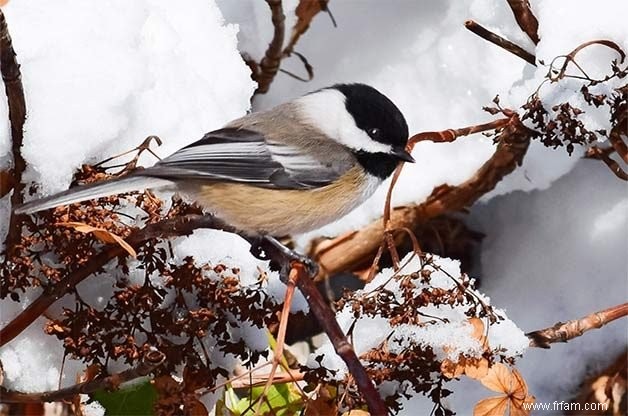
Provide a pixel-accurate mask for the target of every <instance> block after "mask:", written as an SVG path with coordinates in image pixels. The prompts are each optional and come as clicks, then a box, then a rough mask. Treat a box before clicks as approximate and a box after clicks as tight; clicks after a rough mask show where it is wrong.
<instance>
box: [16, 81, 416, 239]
mask: <svg viewBox="0 0 628 416" xmlns="http://www.w3.org/2000/svg"><path fill="white" fill-rule="evenodd" d="M407 140H408V126H407V124H406V121H405V119H404V117H403V115H402V114H401V112H400V111H399V109H398V108H397V107H396V106H395V104H393V103H392V101H390V100H389V99H388V98H387V97H386V96H384V95H383V94H381V93H380V92H379V91H377V90H376V89H375V88H372V87H370V86H368V85H364V84H338V85H334V86H332V87H329V88H324V89H321V90H318V91H315V92H313V93H310V94H307V95H305V96H303V97H300V98H297V99H295V100H293V101H290V102H288V103H285V104H281V105H279V106H277V107H275V108H273V109H271V110H268V111H261V112H257V113H252V114H248V115H246V116H244V117H242V118H239V119H237V120H234V121H232V122H231V123H229V124H227V125H226V126H225V127H224V128H222V129H220V130H216V131H212V132H210V133H207V134H206V135H205V136H204V137H203V138H202V139H201V140H199V141H197V142H195V143H192V144H190V145H188V146H186V147H184V148H183V149H181V150H179V151H177V152H176V153H174V154H173V155H171V156H169V157H167V158H165V159H163V160H161V161H159V162H158V163H157V164H156V165H154V166H152V167H150V168H146V169H142V170H138V171H136V172H133V173H131V174H129V175H127V176H124V177H121V178H116V179H112V180H109V181H104V182H100V183H95V184H89V185H84V186H79V187H76V188H72V189H70V190H68V191H65V192H61V193H59V194H56V195H52V196H49V197H46V198H42V199H38V200H35V201H32V202H29V203H27V204H24V205H21V206H19V207H17V208H16V210H15V211H16V213H32V212H36V211H41V210H45V209H48V208H53V207H56V206H59V205H67V204H71V203H75V202H80V201H85V200H89V199H96V198H100V197H105V196H109V195H114V194H119V193H125V192H131V191H137V190H142V189H147V188H151V189H156V188H160V189H166V190H172V191H175V192H179V193H181V194H183V195H185V196H187V197H188V198H190V199H191V200H193V201H196V202H198V203H199V204H201V205H202V206H203V207H204V208H205V209H207V210H208V211H211V212H213V213H215V214H216V215H217V216H218V217H219V218H221V219H222V220H223V221H225V222H227V223H228V224H230V225H232V226H234V227H236V228H237V229H239V230H241V231H243V232H244V233H247V234H250V235H275V236H284V235H288V234H293V233H301V232H305V231H309V230H312V229H315V228H318V227H321V226H323V225H325V224H327V223H330V222H332V221H334V220H336V219H338V218H340V217H342V216H344V215H345V214H347V213H349V212H350V211H351V210H353V209H354V208H355V207H356V206H358V205H359V204H360V203H362V202H363V201H364V200H365V199H367V198H368V197H369V196H371V194H373V192H374V191H375V189H376V188H377V187H378V186H379V185H380V184H381V183H382V181H384V180H385V179H386V178H388V177H389V176H390V175H391V174H392V173H393V171H394V170H395V168H396V167H397V165H398V163H399V162H400V161H406V162H414V159H413V158H412V156H411V155H410V154H409V153H408V152H407V151H406V150H405V146H406V143H407Z"/></svg>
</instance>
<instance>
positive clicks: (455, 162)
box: [0, 0, 628, 414]
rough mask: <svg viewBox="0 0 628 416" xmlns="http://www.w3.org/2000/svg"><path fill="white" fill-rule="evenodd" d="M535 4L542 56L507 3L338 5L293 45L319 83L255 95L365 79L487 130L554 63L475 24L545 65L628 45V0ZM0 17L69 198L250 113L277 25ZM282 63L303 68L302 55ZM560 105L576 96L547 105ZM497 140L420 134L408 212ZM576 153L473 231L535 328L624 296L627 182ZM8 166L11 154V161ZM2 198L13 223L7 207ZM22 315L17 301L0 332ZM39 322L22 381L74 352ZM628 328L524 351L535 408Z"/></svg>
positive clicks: (262, 18) (68, 370)
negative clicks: (104, 173)
mask: <svg viewBox="0 0 628 416" xmlns="http://www.w3.org/2000/svg"><path fill="white" fill-rule="evenodd" d="M296 4H297V1H296V0H287V1H284V11H285V13H286V16H287V18H288V19H287V22H286V25H287V27H291V25H292V23H293V22H294V17H293V10H294V8H295V7H296ZM532 7H533V11H534V12H535V14H536V16H537V17H538V18H539V24H540V26H539V33H540V36H541V39H542V40H541V43H539V45H537V47H536V48H534V45H532V43H531V42H530V41H529V40H528V39H527V38H526V36H525V34H523V33H522V32H521V31H520V29H519V28H518V26H517V25H516V23H515V21H514V18H513V17H512V14H511V12H510V10H509V9H508V7H507V5H506V2H505V1H499V2H495V1H488V0H473V1H467V2H453V1H451V2H443V1H439V0H430V1H421V2H418V1H413V0H394V1H391V2H386V4H385V5H384V2H381V1H379V0H345V1H341V0H338V1H331V2H330V8H331V9H332V11H333V13H334V16H335V18H336V20H337V22H338V28H336V29H334V28H333V27H332V25H331V21H330V20H329V19H328V18H327V17H326V16H324V15H319V16H317V17H316V18H315V20H314V22H313V24H312V26H311V28H310V30H309V31H308V33H306V34H305V35H304V36H303V37H302V39H301V41H300V43H299V44H298V46H297V48H296V50H297V51H299V52H301V53H303V54H304V55H305V56H306V57H307V58H308V59H309V61H310V62H311V63H312V64H313V65H314V68H315V78H314V80H313V81H312V82H309V83H301V82H299V81H297V80H294V79H292V78H290V77H288V76H286V75H282V74H279V75H278V76H277V78H276V79H275V81H274V83H273V84H272V86H271V88H270V92H269V94H267V95H266V96H260V97H257V98H256V99H255V102H254V109H263V108H268V107H270V106H272V105H274V104H277V103H279V102H283V101H285V100H288V99H291V98H293V97H296V96H299V95H301V94H302V93H305V92H308V91H311V90H314V89H317V88H321V87H324V86H328V85H330V84H333V83H336V82H350V81H357V82H366V83H369V84H371V85H373V86H375V87H377V88H379V89H380V90H381V91H382V92H384V93H385V94H387V95H388V96H389V97H390V98H391V99H392V100H393V101H394V102H395V103H396V104H397V105H398V106H399V107H400V108H401V110H402V111H403V113H404V114H405V116H406V118H407V120H408V124H409V126H410V131H411V133H416V132H420V131H431V130H442V129H447V128H457V127H462V126H466V125H471V124H478V123H481V122H485V121H487V120H489V119H491V116H489V115H488V113H485V112H483V111H481V107H482V106H485V105H488V104H490V101H491V100H492V98H493V97H494V96H495V95H496V94H500V96H501V97H502V103H503V104H504V105H506V106H511V107H513V108H516V107H517V106H519V105H521V104H523V103H524V102H525V99H526V98H527V96H528V95H530V94H531V93H532V90H533V89H535V88H536V86H537V85H538V84H539V83H540V81H541V79H542V76H543V75H544V74H545V72H546V69H545V68H542V67H540V68H537V69H535V68H533V67H531V66H530V65H528V64H526V63H525V62H523V61H522V60H521V59H519V58H517V57H514V56H512V55H510V54H509V53H507V52H505V51H504V50H502V49H500V48H498V47H496V46H494V45H491V44H489V43H488V42H486V41H484V40H482V39H480V38H478V37H477V36H475V35H473V34H472V33H470V32H468V31H467V30H466V29H464V27H463V23H464V21H465V20H467V19H475V20H477V21H478V22H479V23H481V24H483V25H485V26H487V27H489V28H491V29H493V30H495V31H496V32H498V33H501V34H504V35H505V36H507V37H508V38H509V39H511V40H513V41H515V42H516V43H518V44H520V45H522V46H524V47H525V48H526V49H528V50H530V51H534V52H535V53H536V55H537V57H538V58H541V59H544V60H546V61H549V60H551V59H552V58H553V57H554V56H556V55H559V54H564V53H567V52H569V51H571V50H572V49H573V48H575V47H576V46H578V45H579V44H580V43H582V42H583V41H586V40H591V39H597V38H607V39H611V40H614V41H615V42H617V43H618V44H619V45H621V46H622V47H623V48H624V49H628V26H626V25H625V22H623V20H624V18H625V16H626V15H628V3H626V2H625V1H622V0H603V1H598V2H589V1H584V0H579V1H570V2H556V1H550V0H536V1H535V0H533V1H532ZM3 11H4V12H5V14H6V18H7V22H8V24H9V29H10V32H11V35H12V37H13V41H14V46H15V49H16V51H17V53H18V60H19V62H20V64H21V65H22V74H23V82H24V87H25V93H26V101H27V108H28V119H27V124H26V126H25V129H26V131H25V143H24V156H25V157H26V159H27V161H28V163H29V166H30V169H29V171H28V173H27V179H36V180H38V181H39V182H40V183H42V192H43V193H52V192H56V191H59V190H61V189H65V187H67V185H68V183H69V181H70V176H71V174H72V172H73V171H74V170H75V169H76V168H77V167H78V166H80V164H81V163H83V162H94V161H98V160H101V159H103V158H105V157H108V156H110V155H112V154H116V153H119V152H121V151H124V150H128V149H130V148H132V147H134V146H135V145H137V144H138V143H139V142H140V141H141V140H142V139H143V138H144V137H146V136H148V135H151V134H156V135H159V136H160V137H161V138H162V139H163V140H164V146H162V148H160V149H158V150H159V154H161V155H167V154H169V153H171V152H172V151H174V150H176V149H178V148H180V147H182V146H183V145H185V144H188V143H190V142H192V141H194V140H197V139H199V138H200V137H201V136H202V135H203V133H205V132H207V131H210V130H212V129H215V128H218V127H220V126H221V125H223V124H224V123H226V122H227V121H229V120H231V119H233V118H235V117H238V116H241V115H243V114H244V113H245V112H246V111H247V109H248V108H249V100H250V97H251V94H252V92H253V89H254V84H253V83H252V82H251V81H250V79H249V75H248V69H247V68H246V66H245V65H244V64H243V62H242V61H241V59H240V57H239V53H238V50H237V47H238V46H239V48H240V50H242V51H245V52H249V53H250V54H251V55H252V56H254V57H255V58H257V59H259V58H261V56H262V54H263V51H264V49H265V47H266V45H267V43H268V42H269V41H270V38H271V36H272V27H271V25H270V12H269V11H268V7H267V5H266V4H265V2H263V1H258V0H250V1H246V0H237V1H234V0H219V1H218V2H217V5H216V2H214V1H211V0H188V1H186V2H181V3H176V4H174V3H172V2H166V1H164V0H136V1H134V2H124V1H121V0H117V1H116V0H108V1H100V2H97V3H92V2H90V3H85V2H79V1H78V0H59V1H56V2H54V3H51V2H46V1H44V0H30V1H28V2H26V1H20V0H13V1H10V2H9V4H8V5H7V6H5V7H3ZM223 16H224V18H223ZM225 20H226V22H225ZM235 25H239V30H240V31H239V34H238V35H237V36H238V40H239V44H238V42H237V40H236V33H237V32H238V27H237V26H235ZM583 56H584V55H583ZM609 56H610V55H609V54H608V52H607V51H604V50H602V51H599V52H598V51H597V50H594V51H592V52H591V53H588V54H587V55H586V62H585V63H586V64H588V65H591V66H593V67H595V66H596V65H598V64H599V63H602V64H604V65H606V62H608V59H609ZM282 67H285V68H286V69H289V70H291V71H293V72H297V73H299V72H300V71H301V72H302V67H301V66H300V64H299V62H298V60H296V59H294V60H286V61H284V63H283V64H282ZM553 98H556V99H560V97H547V100H551V99H553ZM0 101H1V102H0V123H3V124H2V126H1V127H0V155H7V154H8V148H9V142H10V139H9V130H8V124H7V120H8V117H7V114H6V113H7V109H6V104H5V102H4V100H0ZM592 116H594V115H592ZM593 122H596V123H599V124H600V125H604V123H607V122H608V121H607V120H597V119H594V120H593ZM492 151H493V145H492V143H491V141H490V140H489V139H487V138H485V137H483V136H481V135H476V136H472V137H469V138H463V139H460V140H458V141H457V142H455V143H451V144H432V143H421V144H420V145H418V146H417V147H416V148H415V150H414V153H413V154H414V156H415V158H416V159H417V163H416V164H415V165H412V166H408V167H406V169H405V170H404V175H403V176H402V179H401V180H400V183H399V185H398V187H397V188H396V193H395V203H396V204H402V203H407V202H416V201H420V200H421V199H422V198H424V197H426V196H427V195H429V193H430V192H431V190H432V189H433V187H434V186H437V185H440V184H442V183H448V184H450V185H455V184H458V183H461V182H463V181H464V180H465V179H467V178H468V177H469V175H471V174H472V173H473V172H474V171H475V170H476V169H477V168H478V167H479V166H480V165H481V164H482V163H483V162H484V161H485V160H486V159H487V158H488V157H490V155H491V153H492ZM577 153H578V152H576V153H575V154H574V156H572V157H568V156H567V155H566V152H565V151H564V150H563V149H558V150H556V151H554V150H550V149H547V148H545V147H543V146H542V145H540V144H538V143H533V144H532V146H531V148H530V150H529V151H528V154H527V156H526V159H525V161H524V165H523V167H521V168H519V169H518V170H517V171H516V172H515V173H514V174H513V175H511V176H510V177H508V178H507V179H506V180H504V181H503V182H502V183H500V184H499V186H498V189H496V191H495V192H493V193H492V194H491V195H490V196H488V197H485V198H484V202H483V204H482V205H478V206H476V207H475V208H474V209H473V211H472V213H471V217H470V219H471V223H472V224H473V225H475V227H476V228H477V229H478V230H480V231H482V232H484V233H485V234H487V237H486V239H485V241H484V246H483V253H482V258H481V260H482V265H481V270H480V272H479V273H478V276H477V277H480V278H481V280H482V285H483V286H482V288H481V291H482V292H483V293H485V294H487V295H488V296H490V297H491V299H492V301H493V303H494V304H495V305H497V306H499V307H501V308H503V309H505V311H506V313H507V314H508V316H509V317H510V318H511V319H513V321H514V322H515V323H516V324H517V325H518V326H519V327H520V328H522V329H523V330H524V331H527V330H534V329H539V328H542V327H546V326H549V325H552V324H554V323H555V322H556V321H559V320H563V321H564V320H567V319H573V318H577V317H580V316H583V315H585V314H588V313H590V312H593V311H596V310H599V309H602V308H605V307H608V306H612V305H615V304H618V303H621V302H624V301H625V300H626V295H627V293H628V287H627V283H626V273H627V270H628V264H627V258H628V257H627V256H626V254H628V193H627V192H626V191H627V188H626V185H625V184H624V183H621V182H620V181H619V180H618V179H617V178H615V177H614V176H613V175H612V174H611V172H610V171H609V170H608V168H606V166H604V165H603V164H602V163H600V162H595V161H578V160H579V158H578V154H577ZM8 160H9V158H8V157H6V156H2V157H0V167H4V166H6V163H8ZM144 162H145V163H152V161H151V160H149V159H148V158H146V159H144ZM383 196H384V187H382V189H380V191H379V192H378V193H377V194H376V195H375V196H374V197H373V198H372V199H371V200H370V201H368V202H367V203H365V204H364V205H363V206H362V207H360V208H358V209H357V210H356V211H355V212H354V213H352V214H350V215H349V216H347V217H346V218H344V219H342V220H341V221H339V222H338V223H336V224H332V225H330V226H327V227H324V228H323V229H322V230H319V231H317V232H314V233H310V234H309V235H307V236H303V237H301V238H300V240H299V241H300V242H301V243H303V244H305V243H306V242H307V241H308V240H309V239H310V238H311V237H312V236H315V235H335V234H337V233H340V232H342V231H344V230H347V229H351V228H355V227H358V226H361V225H363V224H365V223H367V222H369V221H370V220H372V219H373V218H376V217H378V216H379V215H381V210H382V206H383ZM0 202H1V204H0V218H1V219H0V234H4V230H2V228H3V227H4V225H5V224H6V218H8V209H7V206H8V204H7V202H8V201H7V198H4V200H3V201H0ZM224 238H225V239H229V238H230V237H226V236H225V237H224ZM195 240H197V241H198V245H199V246H200V245H202V246H204V247H205V248H207V247H208V243H207V236H206V235H203V234H202V233H200V234H197V235H195V236H194V237H192V238H189V239H187V240H186V242H185V243H184V244H185V245H186V246H187V247H188V248H187V249H186V250H188V249H189V250H192V252H198V254H199V255H201V251H200V250H199V251H196V250H194V246H195V244H194V241H195ZM214 241H215V240H214ZM224 241H226V240H223V243H222V244H221V245H222V246H228V247H232V246H233V247H237V246H238V242H237V241H235V240H233V239H231V240H229V241H228V242H224ZM201 243H202V244H201ZM179 249H185V247H183V248H182V247H179ZM240 250H241V251H240ZM236 251H237V253H236ZM202 253H205V254H203V255H206V256H212V255H213V256H215V257H212V258H208V259H205V260H214V261H225V257H226V256H230V257H231V258H232V259H233V260H234V261H236V260H237V261H238V265H241V264H240V262H245V263H247V264H249V263H251V261H252V260H250V258H248V257H247V258H246V259H245V258H244V256H245V254H244V253H246V255H248V252H246V250H245V248H239V249H237V250H236V249H234V253H232V254H228V253H226V252H225V251H224V250H221V251H220V253H218V254H216V252H211V253H210V250H202ZM212 253H213V254H212ZM221 253H222V254H221ZM84 285H86V286H89V287H86V288H84V289H82V290H84V291H89V292H90V293H92V295H93V299H97V298H98V297H99V296H105V297H106V296H108V292H107V290H111V289H110V288H109V289H107V288H103V287H101V286H99V285H98V283H95V282H92V281H88V282H85V283H84ZM101 291H102V293H101ZM278 291H279V292H280V290H278ZM33 296H34V294H30V295H29V296H26V297H23V299H28V298H29V297H30V298H32V297H33ZM19 308H20V305H18V304H15V303H14V302H12V301H10V300H4V301H2V302H1V303H0V312H1V317H0V324H4V323H6V322H7V321H8V320H10V319H11V318H12V317H13V316H15V314H16V313H18V312H19V310H18V309H19ZM42 323H43V320H42V321H38V322H36V323H34V324H33V325H31V327H30V328H29V329H28V330H27V331H25V332H24V333H23V334H21V336H20V337H18V338H17V339H15V340H13V341H12V342H11V343H9V344H8V345H7V346H5V347H4V348H3V349H2V350H0V359H1V360H2V362H3V364H4V366H5V370H6V377H7V380H8V381H9V382H11V383H13V386H15V387H16V388H20V389H23V390H27V391H40V390H45V389H49V388H54V387H56V384H57V379H58V376H59V368H60V365H61V360H62V356H63V354H62V349H61V346H60V344H59V343H58V341H57V340H55V339H53V338H52V337H49V336H46V335H44V334H43V333H42V332H41V325H42ZM626 329H627V325H626V321H625V320H622V321H620V322H615V323H613V324H611V325H609V326H608V327H606V328H603V329H601V330H598V331H593V332H591V333H588V334H585V335H584V336H583V337H581V338H579V339H576V340H573V341H571V342H570V343H568V344H566V345H554V346H553V347H552V349H550V350H549V351H545V350H534V351H533V350H527V351H526V353H525V355H524V358H522V359H520V360H519V361H518V368H519V369H520V370H521V371H522V373H523V376H524V377H525V379H526V380H527V381H528V383H529V387H530V390H531V393H532V394H534V395H535V396H536V397H537V400H539V401H553V400H567V399H569V398H570V397H571V394H573V392H574V391H576V389H577V384H578V383H579V382H580V381H581V380H582V379H583V377H584V376H585V374H587V372H589V371H595V370H599V369H600V368H602V367H603V366H604V365H605V364H607V363H608V361H609V360H611V359H613V358H614V356H616V354H618V353H619V352H620V351H621V350H622V348H625V345H626ZM356 341H357V342H359V340H356ZM42 368H47V369H48V370H47V371H42ZM80 370H82V366H81V365H80V364H77V363H72V362H66V365H65V371H64V381H63V384H64V385H68V384H71V383H73V381H74V378H75V374H76V373H77V372H78V371H80ZM452 387H453V389H454V391H455V393H454V395H453V397H452V405H453V407H454V409H455V410H456V411H458V413H459V414H469V413H470V411H471V408H472V406H473V404H474V403H475V402H476V401H477V400H478V399H480V398H483V397H486V396H488V395H490V394H491V393H490V392H489V391H488V390H486V389H484V388H482V387H481V386H480V385H479V384H478V383H468V382H462V383H453V386H452ZM423 406H425V407H423ZM406 408H408V409H412V412H410V411H409V412H408V413H407V414H417V413H425V412H423V411H422V410H423V409H424V410H425V411H426V412H429V410H430V409H431V405H430V404H429V403H428V402H427V401H426V400H425V399H422V398H417V399H413V403H411V404H410V403H409V404H408V405H407V406H406Z"/></svg>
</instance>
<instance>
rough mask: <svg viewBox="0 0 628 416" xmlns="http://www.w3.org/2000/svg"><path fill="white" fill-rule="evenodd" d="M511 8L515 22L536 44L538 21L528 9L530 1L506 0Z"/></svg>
mask: <svg viewBox="0 0 628 416" xmlns="http://www.w3.org/2000/svg"><path fill="white" fill-rule="evenodd" d="M506 1H508V5H509V6H510V9H511V10H512V14H514V15H515V20H516V21H517V24H518V25H519V27H520V28H521V30H523V31H524V32H525V33H526V35H528V37H529V38H530V39H531V40H532V42H534V44H535V45H538V43H539V41H540V39H539V33H538V30H539V21H538V20H536V17H535V16H534V14H533V13H532V10H531V9H530V2H529V1H528V0H506Z"/></svg>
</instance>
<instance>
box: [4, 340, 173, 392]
mask: <svg viewBox="0 0 628 416" xmlns="http://www.w3.org/2000/svg"><path fill="white" fill-rule="evenodd" d="M165 359H166V356H165V355H164V354H163V353H161V352H159V351H156V350H155V351H149V352H148V353H146V354H145V355H144V357H142V360H141V361H140V363H139V364H138V365H137V366H136V367H134V368H130V369H128V370H125V371H122V372H121V373H117V374H112V375H110V376H107V377H103V378H100V379H95V380H91V381H85V382H83V383H78V384H75V385H73V386H70V387H66V388H64V389H59V390H54V391H47V392H42V393H22V392H19V391H12V390H7V389H5V388H3V387H0V403H40V402H56V401H60V400H65V399H70V398H72V397H73V396H76V395H77V394H88V393H93V392H95V391H97V390H102V389H106V390H114V389H117V388H118V386H119V385H120V384H122V383H126V382H127V381H131V380H134V379H136V378H140V377H144V376H147V375H149V374H150V373H151V372H153V371H154V370H155V369H156V368H157V367H159V366H160V365H161V364H162V363H163V362H164V360H165Z"/></svg>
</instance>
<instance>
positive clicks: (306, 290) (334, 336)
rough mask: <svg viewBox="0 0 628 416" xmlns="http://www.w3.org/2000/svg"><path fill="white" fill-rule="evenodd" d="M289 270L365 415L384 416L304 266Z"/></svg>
mask: <svg viewBox="0 0 628 416" xmlns="http://www.w3.org/2000/svg"><path fill="white" fill-rule="evenodd" d="M292 268H293V270H296V271H297V286H298V288H299V290H300V291H301V293H303V296H304V297H305V299H306V300H307V303H308V305H309V306H310V310H311V311H312V314H314V316H315V317H316V320H317V321H318V323H319V324H320V325H321V327H322V328H323V330H324V331H325V333H326V334H327V336H328V337H329V340H330V341H331V343H332V345H333V346H334V350H335V351H336V353H337V354H338V355H339V356H340V358H342V360H343V361H344V362H345V364H346V365H347V368H348V369H349V372H350V373H351V376H352V377H353V379H354V380H355V383H356V385H357V386H358V389H359V390H360V393H361V394H362V397H363V398H364V401H365V402H366V405H367V406H368V409H369V413H370V414H371V415H374V416H384V415H387V414H388V409H387V407H386V404H385V403H384V401H383V400H382V398H381V396H380V395H379V392H378V391H377V390H376V389H375V386H374V385H373V382H372V381H371V379H370V377H369V375H368V373H367V372H366V370H365V369H364V367H363V366H362V363H361V362H360V359H359V358H358V356H357V355H356V353H355V350H354V349H353V347H352V346H351V344H350V343H349V341H347V337H346V336H345V334H344V333H343V332H342V329H341V328H340V325H338V322H337V321H336V316H335V315H334V313H333V312H332V310H331V308H330V306H329V305H328V304H327V303H326V302H325V300H323V297H322V296H321V294H320V292H319V291H318V289H317V288H316V286H315V285H314V282H313V281H312V280H311V279H310V276H309V275H308V274H307V273H306V272H305V267H304V266H303V264H301V263H298V262H294V263H293V264H292Z"/></svg>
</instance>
